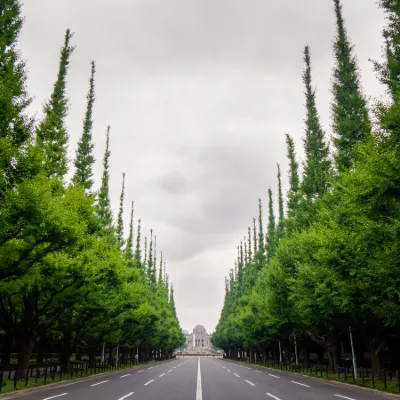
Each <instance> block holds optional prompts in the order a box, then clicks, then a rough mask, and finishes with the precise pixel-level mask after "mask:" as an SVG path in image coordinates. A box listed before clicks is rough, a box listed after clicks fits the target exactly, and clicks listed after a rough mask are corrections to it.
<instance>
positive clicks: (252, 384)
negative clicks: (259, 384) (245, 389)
mask: <svg viewBox="0 0 400 400" xmlns="http://www.w3.org/2000/svg"><path fill="white" fill-rule="evenodd" d="M245 382H247V383H249V384H250V385H251V386H256V385H255V384H254V383H252V382H250V381H245Z"/></svg>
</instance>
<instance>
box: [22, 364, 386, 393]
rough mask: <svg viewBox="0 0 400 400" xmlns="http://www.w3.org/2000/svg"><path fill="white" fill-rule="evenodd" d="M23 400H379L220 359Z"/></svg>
mask: <svg viewBox="0 0 400 400" xmlns="http://www.w3.org/2000/svg"><path fill="white" fill-rule="evenodd" d="M18 398H19V399H23V400H50V399H62V400H78V399H85V400H125V399H129V400H135V399H138V400H150V399H157V400H158V399H159V400H192V399H193V400H239V399H240V400H243V399H246V400H247V399H249V400H252V399H257V400H258V399H273V400H340V399H345V400H346V399H347V400H377V399H382V398H383V397H382V396H381V395H377V394H375V393H373V392H370V391H366V390H362V389H357V388H352V387H342V386H337V385H331V384H328V383H324V382H322V381H321V382H319V381H318V380H314V379H308V378H306V377H301V376H298V375H294V374H289V373H281V372H277V371H273V370H268V369H264V368H260V367H252V366H251V367H250V366H247V365H242V364H240V363H236V362H232V361H227V360H222V359H216V358H183V359H182V358H181V359H176V360H174V361H171V362H161V363H156V364H152V365H149V366H147V367H143V368H142V369H132V370H125V371H123V372H117V373H114V374H110V375H103V376H101V377H94V378H92V379H88V380H82V381H78V382H74V383H73V384H70V385H68V386H64V387H61V388H51V389H50V388H47V389H46V390H40V391H38V392H33V393H31V394H28V395H25V396H22V397H18Z"/></svg>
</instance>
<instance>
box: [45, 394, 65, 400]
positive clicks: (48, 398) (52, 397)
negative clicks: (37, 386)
mask: <svg viewBox="0 0 400 400" xmlns="http://www.w3.org/2000/svg"><path fill="white" fill-rule="evenodd" d="M67 394H68V393H62V394H58V395H57V396H51V397H47V398H45V399H43V400H50V399H55V398H56V397H61V396H66V395H67Z"/></svg>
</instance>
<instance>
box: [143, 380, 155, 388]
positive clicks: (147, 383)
mask: <svg viewBox="0 0 400 400" xmlns="http://www.w3.org/2000/svg"><path fill="white" fill-rule="evenodd" d="M151 382H154V379H152V380H151V381H148V382H146V383H145V384H144V386H147V385H149V384H150V383H151Z"/></svg>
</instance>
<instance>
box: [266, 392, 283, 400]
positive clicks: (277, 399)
mask: <svg viewBox="0 0 400 400" xmlns="http://www.w3.org/2000/svg"><path fill="white" fill-rule="evenodd" d="M267 396H269V397H272V398H273V399H275V400H281V399H280V398H279V397H276V396H274V395H273V394H271V393H267Z"/></svg>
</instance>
